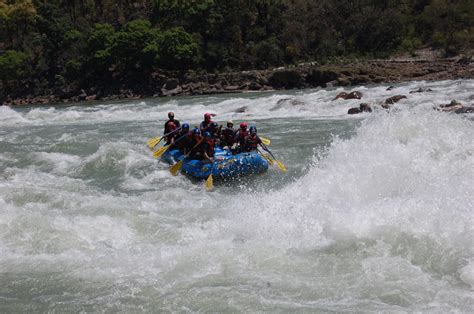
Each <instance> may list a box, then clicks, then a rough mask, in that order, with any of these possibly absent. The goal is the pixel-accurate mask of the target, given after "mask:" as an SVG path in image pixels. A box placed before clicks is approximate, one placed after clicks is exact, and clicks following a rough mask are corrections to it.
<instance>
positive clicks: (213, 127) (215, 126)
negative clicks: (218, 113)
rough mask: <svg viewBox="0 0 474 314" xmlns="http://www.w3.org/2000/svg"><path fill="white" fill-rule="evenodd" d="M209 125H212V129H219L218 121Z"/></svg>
mask: <svg viewBox="0 0 474 314" xmlns="http://www.w3.org/2000/svg"><path fill="white" fill-rule="evenodd" d="M209 126H210V127H211V129H217V126H218V125H217V123H216V122H212V123H211V124H209Z"/></svg>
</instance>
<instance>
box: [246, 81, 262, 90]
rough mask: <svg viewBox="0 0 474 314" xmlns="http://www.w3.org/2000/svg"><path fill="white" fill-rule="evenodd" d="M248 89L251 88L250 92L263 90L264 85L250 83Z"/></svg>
mask: <svg viewBox="0 0 474 314" xmlns="http://www.w3.org/2000/svg"><path fill="white" fill-rule="evenodd" d="M248 88H249V90H261V89H262V85H260V84H259V83H257V82H250V84H249V85H248Z"/></svg>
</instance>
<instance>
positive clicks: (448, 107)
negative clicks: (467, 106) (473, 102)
mask: <svg viewBox="0 0 474 314" xmlns="http://www.w3.org/2000/svg"><path fill="white" fill-rule="evenodd" d="M463 108H464V106H463V104H461V103H460V102H458V101H456V100H454V99H453V100H452V101H451V102H450V103H449V104H444V105H440V106H439V107H438V108H437V110H440V111H444V112H451V111H457V110H461V109H463Z"/></svg>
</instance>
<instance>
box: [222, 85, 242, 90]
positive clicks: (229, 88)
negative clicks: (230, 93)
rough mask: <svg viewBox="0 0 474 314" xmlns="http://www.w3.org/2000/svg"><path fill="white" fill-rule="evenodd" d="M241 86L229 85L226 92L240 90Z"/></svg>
mask: <svg viewBox="0 0 474 314" xmlns="http://www.w3.org/2000/svg"><path fill="white" fill-rule="evenodd" d="M238 89H239V86H238V85H229V86H226V87H224V90H238Z"/></svg>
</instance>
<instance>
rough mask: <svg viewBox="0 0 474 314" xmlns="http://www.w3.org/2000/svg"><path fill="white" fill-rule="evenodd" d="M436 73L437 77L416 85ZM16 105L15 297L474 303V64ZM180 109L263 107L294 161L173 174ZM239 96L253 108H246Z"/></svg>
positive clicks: (129, 306) (0, 293)
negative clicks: (163, 152)
mask: <svg viewBox="0 0 474 314" xmlns="http://www.w3.org/2000/svg"><path fill="white" fill-rule="evenodd" d="M418 87H424V88H431V89H432V90H433V91H432V92H426V93H416V94H409V91H411V90H414V89H416V88H418ZM356 89H357V90H359V91H361V92H362V93H363V94H364V96H363V99H362V100H363V101H364V102H369V103H377V102H382V101H383V100H384V99H386V98H388V97H390V96H393V95H396V94H405V95H407V96H408V99H405V100H402V101H400V102H399V103H398V104H396V105H395V106H394V108H393V110H391V111H390V112H389V113H387V112H386V111H384V110H375V112H373V113H372V114H367V113H364V114H362V115H356V116H349V115H346V112H347V109H348V108H350V107H356V106H358V105H359V103H360V102H361V101H360V100H359V101H358V100H348V101H344V100H337V101H332V99H333V98H334V97H335V95H336V94H337V93H339V92H341V91H343V89H342V88H337V89H330V90H325V89H319V90H299V91H284V92H268V93H255V94H234V95H224V96H202V97H189V98H185V97H183V98H155V99H144V100H133V101H130V100H127V101H122V102H107V103H95V104H93V105H88V104H74V105H72V106H71V105H68V106H50V107H25V108H9V107H0V312H4V313H6V312H81V311H86V312H101V311H108V312H115V311H122V312H129V311H137V310H140V311H147V312H151V311H154V312H156V311H173V312H211V311H212V312H224V311H226V312H227V311H232V312H244V311H249V312H255V311H268V312H288V311H310V312H333V311H335V312H345V311H351V312H353V311H355V312H368V311H385V312H386V311H390V312H393V311H410V312H411V311H427V312H448V311H450V312H452V311H454V312H470V311H472V310H473V309H474V247H473V242H474V241H473V240H474V229H473V226H474V214H473V208H474V206H473V202H474V197H473V196H474V140H473V139H474V124H473V123H474V120H473V119H472V116H468V115H456V114H449V113H441V112H437V111H435V110H433V109H432V108H433V107H434V106H435V105H439V104H444V103H449V102H450V101H451V100H452V99H456V100H458V101H461V102H463V103H471V102H473V100H472V99H473V93H474V92H473V90H474V81H473V80H460V81H441V82H411V83H403V84H398V85H395V86H394V89H392V90H391V91H387V86H386V85H377V86H366V87H358V88H353V89H352V90H356ZM168 111H174V112H175V114H176V118H177V119H178V120H180V121H181V123H183V122H189V123H190V124H191V125H195V124H198V123H199V122H200V120H202V115H203V113H204V112H211V113H215V114H217V115H216V117H215V118H214V119H215V120H216V121H217V122H220V123H224V122H225V121H226V120H229V119H232V120H233V121H234V122H235V124H236V125H237V124H238V123H239V122H240V121H247V122H249V123H250V124H256V125H257V127H258V130H259V133H260V134H261V135H262V136H265V137H267V138H269V139H271V141H272V144H271V146H270V148H271V150H272V152H273V153H274V154H275V156H276V157H277V158H278V159H279V160H280V161H282V162H283V163H284V164H285V165H286V167H287V168H288V172H286V173H282V172H281V171H279V169H278V168H276V167H273V168H271V169H269V171H268V172H267V173H265V174H263V175H260V176H254V177H248V178H242V179H239V180H235V181H231V182H225V183H216V187H215V189H214V191H211V192H206V190H205V189H204V187H203V183H202V182H193V181H190V180H189V179H188V178H186V177H185V176H182V175H180V176H176V177H174V176H172V175H170V173H169V171H168V168H169V165H167V164H165V163H162V162H160V161H158V160H155V159H153V157H152V156H151V152H150V150H149V149H148V148H147V147H146V144H145V143H146V141H147V140H148V139H150V138H152V137H154V136H157V135H160V133H161V132H162V129H163V124H164V121H165V118H166V115H167V112H168ZM236 111H244V112H240V113H237V112H236Z"/></svg>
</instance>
